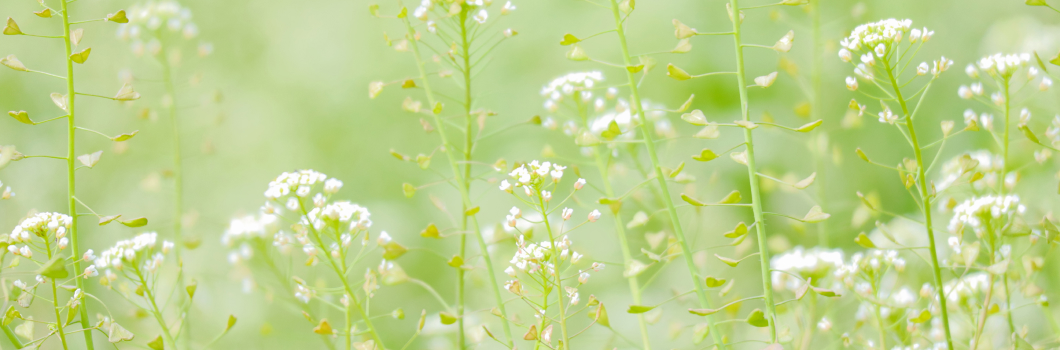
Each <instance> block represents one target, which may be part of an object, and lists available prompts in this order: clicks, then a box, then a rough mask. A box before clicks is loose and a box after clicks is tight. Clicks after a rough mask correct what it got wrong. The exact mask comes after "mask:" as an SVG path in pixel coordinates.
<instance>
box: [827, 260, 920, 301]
mask: <svg viewBox="0 0 1060 350" xmlns="http://www.w3.org/2000/svg"><path fill="white" fill-rule="evenodd" d="M891 267H893V268H894V270H895V271H898V272H903V271H905V259H903V258H901V257H899V256H898V251H896V250H879V249H874V250H872V252H871V253H869V254H865V253H861V252H858V253H854V255H851V256H850V262H849V263H847V264H843V266H840V267H839V268H838V269H836V271H835V277H836V278H838V279H839V280H841V281H843V284H845V285H846V286H847V287H849V288H853V289H854V291H855V292H858V293H862V294H863V293H865V292H866V291H867V290H866V287H868V286H866V285H865V284H863V283H857V284H855V282H857V280H856V278H858V277H859V276H862V275H863V274H864V275H869V276H872V275H876V274H878V273H883V272H885V271H887V269H889V268H891Z"/></svg>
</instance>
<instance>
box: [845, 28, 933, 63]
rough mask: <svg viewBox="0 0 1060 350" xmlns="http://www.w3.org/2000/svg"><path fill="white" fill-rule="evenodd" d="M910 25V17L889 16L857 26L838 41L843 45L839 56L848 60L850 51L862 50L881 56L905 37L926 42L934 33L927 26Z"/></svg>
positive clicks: (913, 40)
mask: <svg viewBox="0 0 1060 350" xmlns="http://www.w3.org/2000/svg"><path fill="white" fill-rule="evenodd" d="M912 25H913V20H910V19H903V20H898V19H894V18H890V19H885V20H881V21H878V22H872V23H866V24H862V25H860V26H857V27H856V28H854V30H853V31H851V32H850V36H848V37H846V38H843V40H841V41H840V42H839V43H840V45H842V46H843V48H842V49H840V51H839V57H840V58H842V59H843V60H844V61H847V62H849V61H850V58H851V52H853V53H860V52H863V51H866V52H868V51H871V52H872V53H875V54H876V57H883V56H885V55H886V54H887V53H888V52H889V51H890V50H891V49H892V48H893V47H894V45H897V44H899V43H901V42H902V39H903V38H905V37H908V38H909V42H910V43H915V42H918V41H920V42H927V41H928V40H931V36H932V35H934V34H935V32H934V31H931V30H928V29H927V28H924V29H915V28H912ZM863 61H864V60H863Z"/></svg>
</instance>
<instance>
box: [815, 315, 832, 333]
mask: <svg viewBox="0 0 1060 350" xmlns="http://www.w3.org/2000/svg"><path fill="white" fill-rule="evenodd" d="M817 329H820V330H821V332H827V331H829V330H831V329H832V322H831V321H829V320H828V318H827V317H821V321H820V322H817Z"/></svg>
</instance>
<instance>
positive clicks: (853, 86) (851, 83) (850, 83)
mask: <svg viewBox="0 0 1060 350" xmlns="http://www.w3.org/2000/svg"><path fill="white" fill-rule="evenodd" d="M846 83H847V90H850V91H855V90H857V89H858V79H857V78H854V77H847V79H846Z"/></svg>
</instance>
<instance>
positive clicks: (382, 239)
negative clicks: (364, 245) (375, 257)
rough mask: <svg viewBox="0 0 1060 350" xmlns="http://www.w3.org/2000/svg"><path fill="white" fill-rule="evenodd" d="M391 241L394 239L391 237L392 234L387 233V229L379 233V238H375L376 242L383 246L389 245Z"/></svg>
mask: <svg viewBox="0 0 1060 350" xmlns="http://www.w3.org/2000/svg"><path fill="white" fill-rule="evenodd" d="M391 241H393V239H392V238H390V234H388V233H386V231H383V232H381V233H379V238H377V239H376V240H375V242H376V243H378V244H379V245H381V246H382V245H387V244H388V243H390V242H391Z"/></svg>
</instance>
